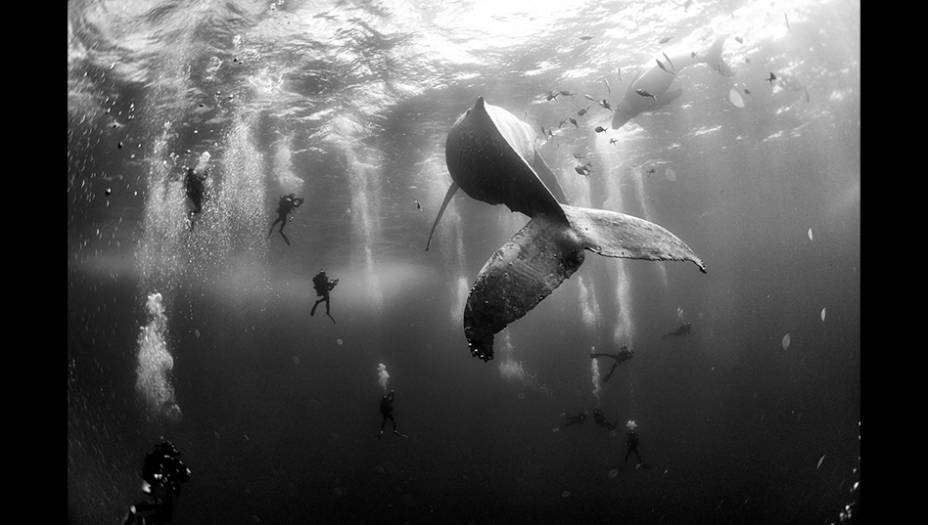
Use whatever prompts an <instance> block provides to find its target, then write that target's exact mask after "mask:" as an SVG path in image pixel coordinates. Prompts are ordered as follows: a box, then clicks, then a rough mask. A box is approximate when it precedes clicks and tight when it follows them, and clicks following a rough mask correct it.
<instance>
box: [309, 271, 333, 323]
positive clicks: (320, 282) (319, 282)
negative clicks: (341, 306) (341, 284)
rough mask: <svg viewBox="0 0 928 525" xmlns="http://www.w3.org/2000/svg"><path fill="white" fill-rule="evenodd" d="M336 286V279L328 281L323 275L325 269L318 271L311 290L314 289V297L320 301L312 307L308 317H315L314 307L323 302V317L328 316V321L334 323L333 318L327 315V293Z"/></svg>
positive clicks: (327, 277)
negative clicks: (317, 297)
mask: <svg viewBox="0 0 928 525" xmlns="http://www.w3.org/2000/svg"><path fill="white" fill-rule="evenodd" d="M336 284H338V279H329V276H328V275H326V274H325V268H320V269H319V273H317V274H316V275H315V276H314V277H313V288H315V289H316V295H317V296H319V297H321V298H322V299H319V300H318V301H316V304H314V305H313V309H312V310H310V311H309V315H310V317H312V316H314V315H316V307H317V306H319V303H321V302H322V301H325V315H328V316H329V319H331V320H332V322H333V323H335V318H334V317H332V314H330V313H329V292H331V291H332V289H334V288H335V285H336Z"/></svg>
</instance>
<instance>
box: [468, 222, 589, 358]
mask: <svg viewBox="0 0 928 525" xmlns="http://www.w3.org/2000/svg"><path fill="white" fill-rule="evenodd" d="M583 249H584V246H583V243H582V241H581V239H580V237H579V236H578V235H577V234H576V232H574V231H573V229H572V228H571V227H570V226H568V225H567V224H565V223H564V222H563V221H561V220H560V219H552V218H548V217H547V216H545V215H540V216H538V217H536V218H534V219H532V220H531V221H530V222H529V223H528V224H527V225H525V227H524V228H522V229H521V230H519V231H518V232H516V234H515V235H514V236H513V237H512V239H510V240H509V241H507V242H506V244H504V245H503V246H502V247H501V248H500V249H498V250H496V252H495V253H494V254H493V255H492V256H491V257H490V259H489V260H488V261H487V262H486V264H484V265H483V268H482V269H481V270H480V273H479V274H478V275H477V279H476V281H474V286H473V287H472V288H471V290H470V295H469V296H468V298H467V305H466V306H465V307H464V335H465V337H466V338H467V344H468V346H470V351H471V354H472V355H473V356H474V357H479V358H480V359H483V360H484V361H489V360H490V359H493V335H494V334H496V333H497V332H499V331H500V330H502V329H503V328H505V327H506V325H508V324H509V323H511V322H513V321H515V320H516V319H519V318H521V317H522V316H524V315H525V314H526V313H528V312H529V311H530V310H531V309H532V308H534V307H535V305H537V304H538V303H539V302H541V300H542V299H544V298H545V297H547V296H548V295H549V294H550V293H551V292H553V291H554V289H555V288H557V287H558V286H559V285H560V284H561V283H562V282H564V280H565V279H567V278H568V277H570V276H571V275H572V274H573V273H574V272H575V271H577V269H578V268H580V265H581V264H582V263H583V258H584V252H583Z"/></svg>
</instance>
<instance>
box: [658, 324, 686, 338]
mask: <svg viewBox="0 0 928 525" xmlns="http://www.w3.org/2000/svg"><path fill="white" fill-rule="evenodd" d="M692 327H693V325H691V324H689V323H683V324H682V325H680V326H679V327H678V328H677V329H676V330H674V331H673V332H667V333H666V334H664V337H663V338H662V339H666V338H668V337H672V336H679V335H686V334H688V333H690V329H691V328H692Z"/></svg>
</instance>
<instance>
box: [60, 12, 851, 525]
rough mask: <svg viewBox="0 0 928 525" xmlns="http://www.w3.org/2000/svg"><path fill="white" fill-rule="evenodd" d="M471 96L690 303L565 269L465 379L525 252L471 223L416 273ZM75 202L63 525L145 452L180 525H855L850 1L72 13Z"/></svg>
mask: <svg viewBox="0 0 928 525" xmlns="http://www.w3.org/2000/svg"><path fill="white" fill-rule="evenodd" d="M717 43H721V48H719V47H717V46H716V47H715V48H714V51H713V45H714V44H717ZM719 51H720V54H719ZM690 59H692V60H690ZM690 62H692V63H690ZM661 75H666V77H664V76H661ZM654 79H658V80H654ZM665 80H666V81H668V82H670V85H669V86H667V85H666V82H665V83H664V84H661V82H663V81H665ZM677 90H679V91H677ZM478 97H483V98H484V99H485V100H486V102H487V103H488V104H491V105H493V106H496V107H499V108H503V109H505V110H506V111H508V112H509V113H511V114H512V115H513V116H514V117H516V118H518V119H520V120H522V121H524V122H525V123H526V124H527V125H528V126H529V127H530V128H531V129H532V130H533V131H534V133H535V134H536V136H535V137H534V144H535V147H536V149H537V151H538V153H539V154H540V155H541V157H543V158H544V160H545V162H546V163H547V165H548V166H550V167H551V170H552V171H553V172H554V174H555V176H556V178H557V183H558V184H559V185H560V186H561V188H563V192H564V195H565V197H566V200H567V202H568V203H569V204H571V205H574V206H583V207H588V208H597V209H604V210H610V211H613V212H621V213H624V214H628V215H632V216H635V217H640V218H642V219H645V220H647V221H650V222H652V223H655V224H658V225H660V226H662V227H663V228H666V229H667V230H669V231H670V232H672V233H673V234H674V235H676V236H677V237H679V239H681V240H682V241H684V242H685V243H686V245H688V246H689V247H690V248H691V249H692V250H693V251H694V252H695V253H696V254H697V255H698V256H699V258H700V259H701V260H702V261H703V262H704V263H705V265H706V267H707V270H708V272H707V273H706V274H703V273H701V272H700V271H699V269H698V268H697V267H696V266H694V265H693V264H691V263H686V262H680V261H649V260H636V259H627V258H606V257H601V256H599V255H596V254H594V253H590V252H586V257H585V262H584V263H583V265H582V266H581V267H580V268H579V269H578V270H577V271H576V273H574V274H573V275H572V276H571V277H570V278H568V279H566V280H565V281H564V282H563V283H562V284H561V285H560V286H558V287H557V288H556V289H555V290H554V291H553V292H552V293H551V294H550V296H548V297H547V298H545V299H544V300H543V301H541V302H540V303H538V305H537V306H536V307H535V308H534V309H532V310H531V311H530V312H528V313H527V314H526V315H525V316H524V317H522V318H521V319H518V320H516V321H514V322H512V323H511V324H509V325H508V326H507V327H506V328H504V329H503V330H502V331H501V332H499V333H498V334H496V336H495V339H494V351H495V354H494V358H493V359H492V360H490V361H486V362H485V361H483V360H481V359H475V358H474V357H472V356H471V351H470V349H469V348H468V341H467V340H466V339H465V334H464V328H463V324H462V323H463V321H462V319H463V316H464V310H465V304H466V302H467V299H468V295H469V294H470V291H471V287H472V285H473V284H474V282H475V279H476V278H477V276H478V273H479V272H480V271H481V269H482V268H483V267H484V264H485V263H486V262H487V261H488V259H489V258H490V257H491V255H493V254H494V252H495V251H496V250H497V249H499V248H500V247H501V246H503V245H504V243H506V242H507V240H509V239H510V238H512V237H513V236H514V235H515V234H516V232H518V231H519V230H520V229H522V228H523V226H525V225H526V224H527V223H528V222H529V220H530V219H529V217H527V216H526V215H523V214H521V213H514V212H511V211H510V210H509V209H508V208H507V207H506V206H502V205H491V204H488V203H487V202H481V201H480V200H476V199H474V198H472V197H471V196H469V195H468V194H467V193H465V192H462V191H459V192H457V194H455V196H454V197H453V198H452V199H451V201H450V203H449V204H448V207H447V209H446V210H445V212H444V214H443V216H442V217H441V220H440V221H439V222H438V226H437V228H436V229H435V234H434V236H433V237H432V239H431V246H430V249H429V250H428V251H426V250H425V246H426V240H427V238H428V236H429V231H430V228H431V227H432V224H433V221H434V220H435V218H436V216H438V212H439V208H440V207H441V205H442V201H443V198H444V196H445V192H446V191H447V189H448V187H449V186H450V185H451V183H452V179H451V176H450V175H449V171H448V166H447V165H446V158H445V141H446V138H447V136H448V132H449V130H450V129H451V128H452V126H453V125H454V124H455V122H456V121H457V120H458V118H459V117H460V116H461V115H462V114H463V113H464V112H465V111H466V110H468V109H469V108H471V107H473V106H474V104H475V101H476V100H477V99H478ZM631 107H634V108H638V109H635V110H634V111H636V112H637V113H636V114H635V115H634V116H631V117H630V118H628V119H627V121H623V119H624V117H623V118H617V120H618V121H617V120H616V119H614V117H616V116H617V115H620V114H623V112H625V113H628V112H630V111H631V110H630V109H629V108H631ZM642 108H643V109H642ZM188 168H193V169H194V170H195V172H196V173H198V174H202V175H203V178H204V193H205V198H204V200H203V203H202V211H201V212H200V213H190V211H191V207H192V205H191V202H190V199H187V198H186V194H185V191H186V188H185V176H184V174H185V172H186V170H187V169H188ZM290 193H294V194H295V195H296V196H297V197H300V198H303V199H305V201H304V202H303V204H302V205H301V206H299V207H298V208H296V209H294V211H293V213H292V214H291V216H290V217H291V219H292V220H288V221H287V222H286V227H285V229H284V230H283V231H284V233H285V235H286V240H285V239H284V237H283V236H282V235H281V234H280V233H279V231H278V227H279V225H277V226H275V227H274V229H273V230H272V231H271V234H270V235H268V232H269V228H271V225H272V223H273V222H274V219H275V218H276V217H277V214H276V210H277V206H278V202H279V200H280V198H281V197H282V196H284V195H286V194H290ZM68 199H69V200H68V299H67V300H68V393H67V396H68V427H67V441H68V454H67V455H68V473H67V476H68V493H67V498H68V522H69V523H74V524H104V523H114V524H115V523H122V521H121V520H122V519H123V517H124V516H125V513H126V510H127V509H128V507H129V505H132V504H133V503H135V502H137V501H140V500H144V498H145V495H144V494H143V493H142V491H141V490H140V488H141V483H142V480H141V478H140V477H139V472H140V469H141V466H142V461H143V458H144V457H145V453H146V452H147V451H149V450H150V449H151V447H152V446H153V445H154V444H156V443H157V442H158V441H159V438H160V437H161V436H164V437H165V438H167V439H170V440H171V441H173V442H174V444H175V445H176V446H177V448H178V449H179V450H180V451H181V453H182V454H183V459H184V462H185V463H186V464H187V465H188V466H189V467H190V469H191V470H192V478H191V480H190V481H189V482H187V483H185V484H184V486H183V490H182V493H181V494H180V496H179V497H178V498H177V499H176V500H175V504H174V522H176V523H205V524H208V523H214V524H227V523H228V524H233V523H234V524H249V523H255V524H289V523H368V524H374V523H410V524H421V523H442V524H461V525H469V524H491V523H594V524H598V523H631V524H635V523H664V524H673V523H706V524H714V523H777V524H781V523H816V524H820V523H832V522H834V523H838V522H839V521H842V520H843V521H849V520H851V519H856V518H857V516H856V515H855V516H854V517H853V518H851V517H849V516H847V515H846V511H847V509H849V507H846V505H848V504H849V503H850V502H851V501H853V500H855V499H857V498H859V488H858V487H859V484H858V480H859V465H860V463H859V459H860V458H859V454H860V437H859V435H860V328H859V321H860V268H859V265H860V4H859V2H856V1H842V0H823V1H799V0H794V1H786V0H774V1H771V0H760V1H703V2H700V1H694V0H685V1H683V0H681V1H679V2H675V1H670V0H667V1H647V2H646V1H593V0H590V1H570V0H560V1H553V0H530V1H528V0H519V1H514V0H452V1H442V2H431V1H424V0H423V1H420V0H382V1H347V0H333V1H326V0H318V1H311V0H308V1H295V0H279V1H274V2H271V1H244V0H233V1H221V2H219V1H211V0H210V1H207V0H187V1H179V0H173V1H155V0H152V1H141V0H131V1H123V0H116V1H90V0H87V1H80V0H70V1H69V2H68ZM191 217H192V219H191ZM288 241H289V243H288ZM323 267H324V268H325V270H326V272H327V274H328V275H329V276H330V277H332V278H337V279H339V283H338V285H337V286H336V287H335V288H334V289H333V290H332V292H331V316H332V319H330V318H329V317H327V316H326V315H325V312H324V311H322V309H323V308H324V307H325V305H321V306H320V307H319V309H317V311H316V313H315V315H313V316H311V315H310V309H311V308H312V306H313V304H314V303H315V302H316V300H317V295H316V292H315V290H314V288H313V281H312V278H313V276H314V275H315V274H316V273H317V272H318V271H319V269H320V268H323ZM333 321H334V322H333ZM686 323H689V325H690V327H691V328H690V330H689V331H688V332H682V331H681V332H680V333H679V335H668V334H670V333H672V332H674V331H675V330H677V329H678V327H680V326H684V325H685V324H686ZM623 346H626V347H627V348H628V349H629V350H631V351H632V352H633V358H631V359H629V360H627V361H625V362H622V363H621V364H619V365H618V366H617V367H616V368H615V370H614V373H612V375H611V376H609V378H608V380H606V377H607V374H609V373H610V369H611V368H612V366H613V363H614V360H612V359H609V358H597V359H591V357H590V354H592V353H609V354H615V353H617V352H619V350H620V349H621V348H622V347H623ZM389 389H395V391H396V401H395V407H396V423H397V426H398V428H399V430H401V431H402V432H403V433H405V434H406V435H407V436H408V437H406V438H404V437H401V436H397V435H394V434H392V433H390V432H387V433H386V434H385V435H384V436H383V437H381V438H378V431H379V429H380V425H381V415H380V413H379V412H378V404H379V402H380V398H381V396H382V395H383V393H384V392H385V391H386V390H389ZM594 408H599V409H601V410H602V411H603V412H604V413H605V416H606V418H607V419H608V420H609V421H616V422H617V423H618V428H616V429H615V430H609V429H606V428H602V427H600V426H598V425H597V424H596V423H595V422H594V421H593V419H592V417H590V415H591V414H592V410H593V409H594ZM579 412H585V413H586V415H587V416H588V417H587V418H586V420H585V422H584V423H582V424H575V425H569V426H564V425H563V424H564V423H565V422H566V421H567V419H566V417H567V415H568V414H569V415H573V414H577V413H579ZM628 420H634V421H635V422H636V423H637V432H638V435H639V436H640V452H641V455H642V457H643V459H644V463H645V465H643V467H644V468H636V467H635V463H636V462H635V461H630V462H629V463H628V466H627V467H624V468H620V467H623V462H624V459H625V455H626V440H625V430H624V427H625V422H626V421H628ZM387 427H388V430H389V425H387ZM633 457H634V456H633ZM842 512H845V515H842ZM857 512H859V508H858V510H857Z"/></svg>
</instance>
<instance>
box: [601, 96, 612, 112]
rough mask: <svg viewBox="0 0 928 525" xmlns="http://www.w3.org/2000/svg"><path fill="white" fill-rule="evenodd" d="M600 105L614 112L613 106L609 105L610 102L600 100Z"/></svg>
mask: <svg viewBox="0 0 928 525" xmlns="http://www.w3.org/2000/svg"><path fill="white" fill-rule="evenodd" d="M599 105H600V106H602V107H604V108H606V109H608V110H609V111H612V106H610V105H609V101H607V100H606V99H602V100H600V101H599Z"/></svg>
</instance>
